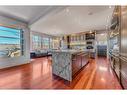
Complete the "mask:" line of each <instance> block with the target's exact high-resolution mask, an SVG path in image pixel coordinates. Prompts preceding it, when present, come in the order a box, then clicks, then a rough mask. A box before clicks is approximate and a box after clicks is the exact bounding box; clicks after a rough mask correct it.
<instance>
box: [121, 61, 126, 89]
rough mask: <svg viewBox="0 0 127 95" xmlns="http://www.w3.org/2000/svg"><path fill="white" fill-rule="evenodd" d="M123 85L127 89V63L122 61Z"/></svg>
mask: <svg viewBox="0 0 127 95" xmlns="http://www.w3.org/2000/svg"><path fill="white" fill-rule="evenodd" d="M121 83H122V85H123V87H124V88H125V89H127V62H125V61H122V60H121Z"/></svg>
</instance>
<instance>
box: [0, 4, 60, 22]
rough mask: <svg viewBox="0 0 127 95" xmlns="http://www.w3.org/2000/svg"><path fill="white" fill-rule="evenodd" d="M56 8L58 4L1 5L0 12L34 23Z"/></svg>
mask: <svg viewBox="0 0 127 95" xmlns="http://www.w3.org/2000/svg"><path fill="white" fill-rule="evenodd" d="M60 8H62V7H59V9H60ZM56 9H58V6H0V14H1V15H4V16H8V17H11V18H15V19H18V20H21V21H23V22H26V23H29V24H32V23H34V22H35V21H37V20H38V19H39V18H41V17H44V16H45V15H47V14H48V13H50V12H52V11H54V10H56Z"/></svg>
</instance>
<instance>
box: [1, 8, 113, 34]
mask: <svg viewBox="0 0 127 95" xmlns="http://www.w3.org/2000/svg"><path fill="white" fill-rule="evenodd" d="M113 9H114V7H111V8H109V6H68V7H67V6H0V14H4V15H9V16H10V17H13V18H16V19H19V20H21V21H24V22H27V23H29V26H30V28H31V30H32V31H37V32H41V33H46V34H50V35H63V34H71V33H79V32H84V31H89V30H105V29H106V26H109V25H110V20H111V16H112V12H113Z"/></svg>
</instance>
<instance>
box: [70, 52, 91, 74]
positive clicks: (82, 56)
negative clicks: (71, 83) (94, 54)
mask: <svg viewBox="0 0 127 95" xmlns="http://www.w3.org/2000/svg"><path fill="white" fill-rule="evenodd" d="M88 61H89V55H88V54H87V53H79V54H76V55H73V57H72V75H75V74H76V73H77V72H78V71H79V70H80V69H81V68H82V67H83V66H85V65H86V64H87V63H88Z"/></svg>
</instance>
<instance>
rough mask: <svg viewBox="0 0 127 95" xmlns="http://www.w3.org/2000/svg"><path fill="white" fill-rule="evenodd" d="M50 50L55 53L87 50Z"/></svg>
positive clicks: (74, 52) (73, 52) (72, 52)
mask: <svg viewBox="0 0 127 95" xmlns="http://www.w3.org/2000/svg"><path fill="white" fill-rule="evenodd" d="M52 52H56V53H70V54H77V53H80V52H84V53H85V52H87V51H83V50H54V51H52Z"/></svg>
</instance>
